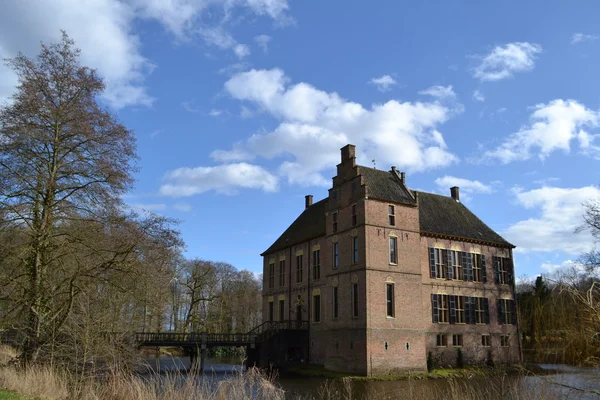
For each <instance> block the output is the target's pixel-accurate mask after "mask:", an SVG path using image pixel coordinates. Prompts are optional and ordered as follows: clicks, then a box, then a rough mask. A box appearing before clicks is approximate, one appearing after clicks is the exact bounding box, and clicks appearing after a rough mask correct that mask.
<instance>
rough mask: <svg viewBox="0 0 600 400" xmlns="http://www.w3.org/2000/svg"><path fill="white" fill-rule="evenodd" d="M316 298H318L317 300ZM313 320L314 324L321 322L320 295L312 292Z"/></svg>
mask: <svg viewBox="0 0 600 400" xmlns="http://www.w3.org/2000/svg"><path fill="white" fill-rule="evenodd" d="M317 299H318V301H317ZM317 303H318V304H317ZM313 322H314V323H315V324H318V323H320V322H321V295H320V294H313Z"/></svg>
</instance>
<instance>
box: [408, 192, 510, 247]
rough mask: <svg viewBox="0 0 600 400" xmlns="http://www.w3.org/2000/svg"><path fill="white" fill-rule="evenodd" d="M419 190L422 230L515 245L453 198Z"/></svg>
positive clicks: (423, 231)
mask: <svg viewBox="0 0 600 400" xmlns="http://www.w3.org/2000/svg"><path fill="white" fill-rule="evenodd" d="M418 193H419V196H418V197H419V221H420V225H421V233H425V232H427V233H437V234H442V235H448V236H454V237H457V238H465V239H473V240H480V241H484V242H491V243H497V244H499V245H502V246H510V247H514V246H513V245H512V244H511V243H509V242H507V241H506V240H504V238H502V236H500V235H498V234H497V233H496V232H494V230H493V229H492V228H490V227H489V226H487V225H486V224H485V223H484V222H483V221H481V220H480V219H479V218H478V217H477V216H476V215H475V214H473V213H472V212H471V211H470V210H469V209H468V208H467V207H465V206H464V205H463V204H462V203H460V202H457V201H455V200H454V199H453V198H452V197H448V196H442V195H439V194H433V193H427V192H418Z"/></svg>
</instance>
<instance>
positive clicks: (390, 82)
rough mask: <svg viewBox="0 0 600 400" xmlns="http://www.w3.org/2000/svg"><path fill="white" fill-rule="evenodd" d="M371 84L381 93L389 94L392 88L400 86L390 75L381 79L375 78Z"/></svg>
mask: <svg viewBox="0 0 600 400" xmlns="http://www.w3.org/2000/svg"><path fill="white" fill-rule="evenodd" d="M369 83H371V84H373V85H375V86H377V90H379V91H380V92H387V91H389V90H392V86H394V85H397V84H398V83H397V82H396V80H395V79H394V78H392V77H391V76H390V75H383V76H380V77H379V78H373V79H371V80H370V81H369Z"/></svg>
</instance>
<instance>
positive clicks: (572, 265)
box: [540, 260, 585, 274]
mask: <svg viewBox="0 0 600 400" xmlns="http://www.w3.org/2000/svg"><path fill="white" fill-rule="evenodd" d="M540 268H541V269H542V270H544V271H546V272H547V273H549V274H554V273H556V272H570V271H575V272H584V271H585V265H584V264H582V263H581V262H577V261H573V260H565V261H563V262H561V263H560V264H554V263H549V262H548V263H543V264H542V265H540Z"/></svg>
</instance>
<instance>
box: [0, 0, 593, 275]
mask: <svg viewBox="0 0 600 400" xmlns="http://www.w3.org/2000/svg"><path fill="white" fill-rule="evenodd" d="M599 8H600V5H598V4H597V2H594V1H580V2H559V1H528V2H522V1H495V2H491V1H490V2H458V1H457V2H441V1H440V2H405V1H402V2H401V1H368V2H367V1H333V0H331V1H298V0H153V1H143V0H131V1H119V0H94V1H89V2H81V1H77V0H55V1H52V2H38V1H34V0H20V1H16V0H15V1H8V2H3V3H2V5H0V57H11V56H14V55H15V54H16V52H17V51H22V52H24V53H25V54H28V55H35V54H37V52H38V51H39V42H40V41H45V42H51V41H56V40H58V38H59V37H60V29H65V30H66V31H67V32H68V34H69V35H70V36H71V37H72V38H73V39H75V41H76V43H77V45H78V46H79V47H80V48H81V49H82V59H83V62H84V63H85V64H87V65H89V66H91V67H94V68H97V69H98V72H99V73H100V75H101V76H103V77H104V78H105V80H106V83H107V91H106V93H105V95H104V96H103V97H102V99H101V101H102V102H103V103H104V104H105V105H106V107H108V108H110V109H111V110H112V111H113V112H114V113H115V114H116V115H117V116H118V117H119V118H120V119H121V121H122V122H123V123H125V124H126V125H127V126H128V127H130V128H131V129H133V130H134V131H135V134H136V136H137V139H138V147H139V155H140V162H139V166H140V168H141V171H140V172H139V174H138V175H137V179H138V182H137V185H136V187H135V190H133V191H132V192H131V193H130V194H129V195H128V196H126V199H125V200H126V202H127V203H128V204H129V205H130V206H132V207H135V208H143V209H147V210H151V211H154V212H157V213H160V214H163V215H166V216H169V217H174V218H177V219H179V220H180V221H181V224H180V229H181V232H182V234H183V238H184V240H185V242H186V243H187V249H186V254H187V255H188V256H189V257H201V258H206V259H211V260H220V261H226V262H229V263H231V264H233V265H235V266H236V267H238V268H245V269H249V270H252V271H255V272H260V270H261V265H262V264H261V259H260V256H259V254H260V253H261V252H262V251H263V250H265V249H266V248H267V247H268V246H269V245H270V244H271V242H272V241H274V240H275V239H276V238H277V236H278V235H279V234H280V233H281V232H282V231H283V230H284V229H285V228H286V227H287V226H288V225H289V223H291V221H293V220H294V219H295V217H296V216H297V215H298V214H299V213H300V212H301V211H302V209H303V207H304V195H306V194H313V195H314V196H315V198H316V199H320V198H323V197H324V196H325V195H326V193H327V187H328V185H330V183H331V178H332V177H333V176H334V174H335V164H336V163H337V162H339V148H340V147H342V146H343V145H345V144H346V143H353V144H355V145H356V146H357V152H358V158H359V162H360V163H362V164H366V165H372V161H371V160H373V159H374V160H375V163H376V166H377V168H379V169H386V170H387V169H389V168H390V166H391V165H396V166H397V167H398V168H399V169H400V170H404V171H407V182H408V184H409V186H410V187H411V188H414V189H419V190H426V191H431V192H438V193H444V194H449V189H448V188H449V187H450V186H453V185H458V186H460V187H461V197H462V198H463V201H464V203H465V204H466V205H467V206H468V207H469V208H471V209H472V210H473V211H474V212H475V213H476V214H477V215H478V216H479V217H480V218H481V219H482V220H484V221H485V222H486V223H488V224H489V225H490V226H491V227H492V228H494V229H496V230H497V231H498V232H499V233H501V234H502V235H503V236H504V237H505V238H506V239H508V240H509V241H511V242H513V243H514V244H515V245H517V250H516V253H515V257H516V264H517V275H519V276H534V275H535V274H538V273H545V272H551V271H555V270H557V269H561V268H565V267H568V266H570V265H572V264H573V263H572V262H573V261H574V260H576V259H577V258H578V256H579V254H580V253H581V252H583V251H587V250H591V249H592V248H593V246H594V242H593V240H592V237H591V235H590V234H589V233H588V232H583V233H579V234H575V233H574V229H575V228H576V227H577V226H578V225H579V224H580V223H581V214H582V207H581V203H582V202H583V201H586V200H589V199H595V198H598V197H599V195H600V192H599V191H598V189H597V188H596V185H597V184H598V183H599V181H600V179H599V176H598V175H599V169H598V159H599V157H600V147H599V146H600V140H597V136H596V135H598V131H599V129H598V127H599V125H600V96H599V94H600V79H598V68H597V66H598V65H600V28H599V27H598V24H597V15H598V12H599V11H600V10H599ZM48 15H52V16H53V18H47V16H48ZM15 82H16V78H15V77H14V75H12V73H10V71H8V70H7V69H6V68H5V67H0V101H2V100H6V99H7V98H8V97H9V96H10V94H11V92H12V91H13V89H14V85H15Z"/></svg>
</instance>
